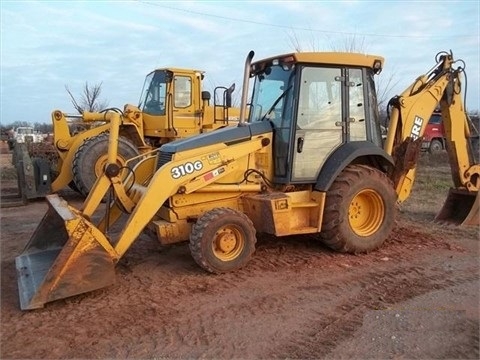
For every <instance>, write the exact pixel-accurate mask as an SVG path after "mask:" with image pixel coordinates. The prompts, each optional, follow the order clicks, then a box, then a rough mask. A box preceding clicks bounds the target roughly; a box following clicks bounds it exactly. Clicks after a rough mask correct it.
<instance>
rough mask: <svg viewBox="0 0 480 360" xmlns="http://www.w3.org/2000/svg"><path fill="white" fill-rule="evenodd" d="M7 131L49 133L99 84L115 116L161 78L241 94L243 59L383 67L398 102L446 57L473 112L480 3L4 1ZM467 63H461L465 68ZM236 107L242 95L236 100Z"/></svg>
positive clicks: (0, 69)
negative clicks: (341, 60)
mask: <svg viewBox="0 0 480 360" xmlns="http://www.w3.org/2000/svg"><path fill="white" fill-rule="evenodd" d="M0 12H1V19H0V20H1V39H0V40H1V42H0V55H1V58H0V82H1V84H0V85H1V91H0V97H1V104H0V124H1V125H7V124H10V123H13V122H15V121H27V122H30V123H32V124H35V123H50V122H51V112H52V111H53V110H56V109H59V110H61V111H63V112H65V113H71V114H74V113H75V109H74V107H73V105H72V103H71V101H70V98H69V96H68V94H67V91H66V89H65V87H66V86H68V88H69V89H70V91H71V92H72V93H73V95H74V96H76V97H77V98H79V97H80V94H81V93H82V89H83V87H84V86H85V84H86V83H88V84H90V85H95V84H101V85H102V94H101V100H103V101H106V102H107V103H108V105H109V106H111V107H118V108H123V105H124V104H127V103H129V104H134V105H137V104H138V102H139V98H140V93H141V90H142V86H143V83H144V79H145V76H146V75H147V74H148V73H149V72H150V71H152V70H154V69H155V68H163V67H178V68H191V69H197V70H202V71H205V80H204V90H208V91H211V92H213V88H214V87H215V86H227V87H228V86H230V85H231V84H232V83H235V84H236V89H237V90H235V91H236V93H237V94H240V92H241V86H242V77H243V66H244V63H245V58H246V56H247V54H248V52H249V51H250V50H253V51H254V52H255V57H254V61H255V60H259V59H262V58H265V57H270V56H274V55H279V54H284V53H290V52H294V51H295V50H298V49H299V50H301V51H345V50H346V49H347V47H348V46H349V45H351V44H352V43H353V44H355V45H354V46H355V50H357V51H360V52H362V53H369V54H375V55H380V56H383V57H384V58H385V66H384V70H383V72H382V73H381V74H380V76H379V81H381V84H383V87H384V88H385V89H387V90H389V95H388V96H389V97H390V96H394V95H397V94H400V93H401V92H402V91H403V90H404V89H405V88H406V87H408V86H409V85H410V84H411V83H412V82H414V80H415V79H416V78H417V77H418V76H420V75H422V74H424V73H426V72H428V71H429V70H430V69H431V68H432V67H433V66H434V65H435V56H436V54H437V53H439V52H441V51H452V52H453V55H454V58H455V59H459V60H460V59H461V60H463V61H464V63H465V73H466V75H467V81H466V83H467V94H466V108H467V110H468V111H475V110H479V109H480V102H479V101H480V96H479V93H480V89H479V88H480V85H479V78H480V76H479V63H480V61H479V60H480V59H479V58H480V56H479V55H480V45H479V39H480V25H479V23H480V1H478V0H463V1H446V0H445V1H442V0H437V1H395V0H391V1H367V0H365V1H362V0H353V1H222V2H220V1H178V0H177V1H155V0H148V1H147V0H145V1H144V0H130V1H128V0H126V1H101V0H100V1H93V0H91V1H21V0H16V1H8V0H0ZM459 64H461V63H460V62H459ZM238 98H240V95H238Z"/></svg>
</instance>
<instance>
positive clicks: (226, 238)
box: [16, 52, 479, 309]
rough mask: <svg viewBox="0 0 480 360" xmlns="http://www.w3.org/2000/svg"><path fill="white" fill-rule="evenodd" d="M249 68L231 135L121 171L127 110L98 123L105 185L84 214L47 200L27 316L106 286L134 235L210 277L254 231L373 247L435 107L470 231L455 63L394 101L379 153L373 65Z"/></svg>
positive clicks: (248, 253)
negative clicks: (185, 251)
mask: <svg viewBox="0 0 480 360" xmlns="http://www.w3.org/2000/svg"><path fill="white" fill-rule="evenodd" d="M252 58H253V52H250V53H249V55H248V57H247V59H246V64H245V74H244V83H243V92H242V102H241V104H242V106H241V108H240V121H239V123H238V126H234V127H226V128H223V129H219V130H216V131H214V132H210V133H207V134H201V135H198V136H194V137H190V138H186V139H181V140H176V141H173V142H170V143H167V144H164V145H163V146H162V147H161V148H160V149H159V150H158V151H156V153H155V154H153V155H152V156H148V157H146V158H145V159H142V160H140V161H138V162H136V164H135V165H133V166H132V168H131V170H130V171H129V173H128V174H126V175H125V174H124V173H122V172H121V166H120V165H119V164H118V163H117V162H116V161H115V159H116V157H117V148H118V145H117V144H118V139H119V128H120V124H121V123H122V121H123V119H124V117H125V116H128V114H120V113H117V112H107V113H105V117H106V118H108V119H109V121H110V129H111V130H110V133H109V146H108V158H107V159H106V161H105V163H106V166H105V168H104V169H103V175H102V176H100V177H99V178H98V179H97V181H96V182H95V185H94V187H93V188H92V191H91V192H90V193H89V196H88V197H87V199H86V200H85V202H84V204H83V206H82V207H81V208H80V209H76V208H74V207H73V206H71V205H69V204H67V203H66V202H65V201H64V200H62V199H61V197H59V196H58V195H57V194H52V195H48V196H47V200H48V203H49V210H48V212H47V214H46V215H45V217H44V218H43V220H42V221H41V223H40V224H39V226H38V228H37V230H36V231H35V232H34V234H33V235H32V237H31V239H30V241H29V242H28V244H27V246H26V247H25V249H24V251H23V253H22V254H21V255H20V256H18V257H17V258H16V267H17V275H18V286H19V295H20V306H21V308H22V309H35V308H40V307H43V306H44V305H45V304H46V303H48V302H50V301H54V300H57V299H63V298H66V297H70V296H73V295H76V294H80V293H84V292H87V291H91V290H94V289H98V288H102V287H104V286H108V285H110V284H112V283H113V282H114V279H115V265H116V263H118V262H119V261H120V259H121V258H122V256H123V255H124V254H125V253H126V252H127V251H128V249H129V248H130V247H131V246H132V244H133V243H134V242H135V240H136V239H137V238H138V237H139V235H140V234H141V232H142V231H149V232H150V233H151V232H153V233H154V234H155V236H156V237H157V238H158V240H159V241H160V243H162V244H171V243H177V242H182V241H189V247H190V251H191V254H192V257H193V259H194V260H195V262H197V263H198V265H199V266H200V267H202V268H203V269H205V270H206V271H208V272H211V273H223V272H228V271H233V270H235V269H238V268H240V267H242V266H244V265H246V264H247V263H248V261H249V259H250V258H251V257H252V256H253V253H254V251H255V244H256V233H268V234H274V235H276V236H285V235H293V234H317V236H318V239H319V241H323V242H324V243H325V244H327V245H328V246H329V247H331V248H332V249H335V250H337V251H341V252H349V253H359V252H368V251H371V250H374V249H376V248H378V247H379V246H381V245H382V243H383V242H384V241H385V239H386V238H387V237H388V236H389V235H390V233H391V230H392V228H393V226H394V223H395V217H396V207H397V202H401V201H403V200H404V199H406V198H407V197H408V196H409V194H410V190H411V187H412V184H413V180H414V178H415V166H416V162H417V156H418V153H419V151H420V148H421V137H422V132H423V130H424V128H425V125H426V123H427V121H428V119H429V117H430V114H431V113H432V112H433V111H434V109H435V107H436V106H437V104H438V103H440V106H441V109H442V114H443V116H444V122H445V124H446V126H447V129H448V131H447V133H448V136H449V144H450V145H449V149H451V151H450V153H451V156H452V160H453V165H452V170H453V171H452V173H453V174H454V180H455V184H454V186H455V195H453V196H454V197H455V199H454V200H456V202H457V204H458V205H460V206H465V207H468V208H469V209H467V208H465V212H466V213H468V214H467V215H466V218H470V220H471V221H468V223H473V222H475V221H474V220H476V221H478V195H477V194H478V186H479V180H478V177H479V167H478V164H473V163H472V162H471V161H472V160H471V154H470V153H469V148H468V146H466V145H467V144H466V143H465V139H467V138H468V128H467V122H466V119H465V118H466V117H465V111H464V109H463V106H462V99H461V82H460V78H461V75H462V68H461V67H458V68H456V69H455V68H454V65H456V64H461V63H460V62H456V61H454V59H453V55H452V54H451V53H441V54H439V55H438V58H437V64H436V65H435V67H434V68H433V69H432V70H430V71H429V72H428V73H427V74H425V75H422V76H420V77H419V78H418V79H416V80H415V82H414V83H413V84H412V86H410V87H409V88H408V89H407V90H406V91H405V92H404V93H402V94H401V95H400V96H397V97H395V98H394V100H392V101H391V103H390V105H391V108H392V116H391V120H390V126H389V129H388V134H387V138H386V144H385V148H384V147H383V143H382V133H381V129H380V121H379V114H378V108H377V100H376V96H375V85H374V75H375V74H378V73H380V71H381V70H382V67H383V62H384V59H383V58H382V57H380V56H374V55H364V54H353V53H292V54H286V55H281V56H275V57H271V58H268V59H264V60H261V61H257V62H255V63H253V64H252V62H251V61H252ZM250 78H253V79H254V87H253V92H252V98H251V100H250V101H249V106H250V107H249V112H248V113H249V115H248V121H246V114H247V97H248V95H247V94H248V86H249V79H250ZM122 166H126V167H129V164H128V162H127V163H126V164H125V165H122ZM457 191H458V192H459V193H458V194H457ZM106 195H107V197H108V198H109V201H107V203H105V204H102V203H101V201H102V199H103V198H104V197H105V196H106ZM459 197H462V198H463V197H465V198H468V199H476V200H474V202H475V201H476V203H475V204H470V203H468V204H467V203H465V202H462V200H461V199H460V198H459ZM124 217H126V219H125V222H123V221H119V220H123V218H124ZM456 220H458V219H456ZM114 225H115V226H114ZM117 227H120V230H118V229H116V228H117Z"/></svg>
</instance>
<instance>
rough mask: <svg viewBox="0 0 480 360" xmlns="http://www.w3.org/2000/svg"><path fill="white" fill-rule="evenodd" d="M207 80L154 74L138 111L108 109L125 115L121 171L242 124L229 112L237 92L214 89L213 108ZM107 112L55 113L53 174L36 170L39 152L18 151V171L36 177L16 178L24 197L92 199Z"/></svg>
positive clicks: (184, 72)
mask: <svg viewBox="0 0 480 360" xmlns="http://www.w3.org/2000/svg"><path fill="white" fill-rule="evenodd" d="M203 78H204V72H202V71H200V70H192V69H179V68H162V69H156V70H154V71H152V72H151V73H149V74H148V75H147V76H146V79H145V83H144V87H143V90H142V94H141V97H140V102H139V105H138V106H133V105H130V104H127V105H125V107H124V109H123V111H121V110H119V109H110V110H113V111H118V112H120V113H122V115H123V116H122V121H121V124H120V130H119V131H120V135H119V136H120V137H119V139H118V151H117V163H118V164H119V165H124V164H125V161H126V160H127V159H129V158H131V157H134V156H139V155H141V154H145V153H148V152H149V151H151V150H153V149H155V148H158V147H160V146H161V145H162V144H164V143H167V142H169V141H172V140H175V139H180V138H184V137H188V136H193V135H196V134H200V133H203V132H208V131H211V130H215V129H218V128H220V127H223V126H226V125H228V124H229V123H230V124H231V123H232V122H233V123H237V122H238V119H239V112H240V111H239V109H238V108H232V107H231V106H232V93H233V91H234V89H235V86H234V85H232V86H231V87H229V88H226V87H216V88H215V89H214V94H213V105H211V104H210V100H211V94H210V93H209V92H208V91H203V90H202V80H203ZM108 111H109V109H107V110H105V111H102V112H95V113H93V112H87V111H85V112H84V113H83V114H82V115H69V114H66V113H63V112H62V111H60V110H55V111H53V112H52V123H53V147H54V151H55V152H56V153H57V155H58V157H57V161H55V162H54V163H53V164H52V161H49V163H50V168H49V166H46V167H45V166H42V167H40V166H36V164H37V163H38V161H39V160H40V159H41V158H42V156H41V154H39V153H38V151H33V152H32V151H30V152H27V147H19V148H18V149H17V151H16V154H17V155H16V156H15V158H16V159H18V160H19V161H21V162H23V164H26V166H25V165H23V166H20V168H21V169H24V168H28V169H32V170H31V172H32V174H28V172H25V171H24V172H18V175H19V179H20V180H21V181H20V184H21V185H20V192H21V193H22V194H23V197H26V198H27V199H31V198H36V197H43V196H45V194H46V193H48V192H58V191H59V190H62V189H64V188H65V187H67V186H70V187H71V188H73V189H75V190H77V191H79V192H80V193H81V194H83V195H84V196H87V195H88V193H89V191H90V189H91V187H92V186H93V184H94V183H95V180H96V179H97V177H99V176H100V175H101V174H102V173H103V168H104V166H105V164H106V160H107V149H108V146H107V144H108V131H109V129H110V124H109V117H108V116H106V112H108ZM31 158H34V161H32V159H31ZM44 163H45V161H43V162H42V163H41V164H42V165H44ZM17 166H18V165H17ZM35 167H37V169H34V168H35ZM24 174H27V175H31V176H27V175H24ZM33 175H36V176H33ZM46 189H47V190H46Z"/></svg>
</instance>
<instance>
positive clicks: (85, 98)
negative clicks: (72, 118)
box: [65, 82, 108, 114]
mask: <svg viewBox="0 0 480 360" xmlns="http://www.w3.org/2000/svg"><path fill="white" fill-rule="evenodd" d="M65 89H66V90H67V93H68V95H69V96H70V99H71V101H72V104H73V106H74V107H75V110H77V111H78V113H79V114H82V113H83V112H84V111H100V110H103V109H105V108H106V107H107V106H108V102H107V101H105V100H100V94H101V93H102V83H100V84H95V85H93V86H89V85H88V82H85V86H84V88H83V92H82V94H81V95H80V100H79V101H77V100H76V99H75V97H74V96H73V94H72V92H71V91H70V89H69V88H68V86H67V85H65Z"/></svg>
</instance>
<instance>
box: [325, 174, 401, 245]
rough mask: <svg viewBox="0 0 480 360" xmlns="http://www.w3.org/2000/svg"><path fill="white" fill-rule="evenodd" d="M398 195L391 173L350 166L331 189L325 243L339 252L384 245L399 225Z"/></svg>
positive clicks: (327, 199) (326, 216)
mask: <svg viewBox="0 0 480 360" xmlns="http://www.w3.org/2000/svg"><path fill="white" fill-rule="evenodd" d="M395 217H396V194H395V191H394V188H393V184H392V182H391V181H390V180H389V179H388V178H387V176H386V175H385V174H384V173H383V172H381V171H379V170H377V169H374V168H371V167H369V166H365V165H350V166H348V167H346V168H345V169H344V170H343V171H342V173H341V174H340V175H339V176H338V177H337V179H336V180H335V181H334V183H333V184H332V186H331V187H330V189H329V190H328V192H327V198H326V203H325V211H324V216H323V224H322V232H321V233H320V237H321V239H322V240H323V242H324V243H325V244H326V245H327V246H329V247H330V248H332V249H333V250H336V251H339V252H348V253H363V252H368V251H371V250H374V249H376V248H378V247H380V246H381V245H382V244H383V242H384V241H385V240H386V238H387V237H388V236H389V235H390V233H391V231H392V229H393V226H394V224H395Z"/></svg>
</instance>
